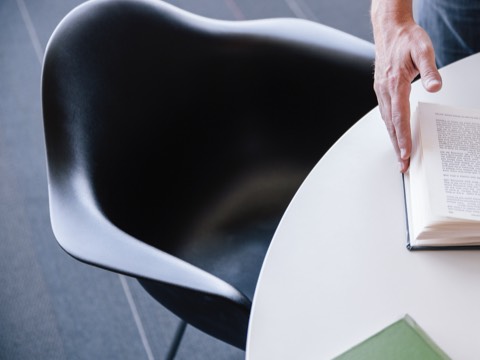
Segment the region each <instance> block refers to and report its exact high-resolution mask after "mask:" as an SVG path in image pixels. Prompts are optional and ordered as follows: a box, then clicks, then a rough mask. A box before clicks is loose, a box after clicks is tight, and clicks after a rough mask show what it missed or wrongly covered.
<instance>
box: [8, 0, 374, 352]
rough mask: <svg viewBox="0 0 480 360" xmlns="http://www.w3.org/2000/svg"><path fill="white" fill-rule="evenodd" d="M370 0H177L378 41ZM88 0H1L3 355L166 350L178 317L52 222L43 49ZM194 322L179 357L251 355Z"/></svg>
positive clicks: (225, 15) (197, 8)
mask: <svg viewBox="0 0 480 360" xmlns="http://www.w3.org/2000/svg"><path fill="white" fill-rule="evenodd" d="M369 1H370V0H171V1H169V2H171V3H172V4H174V5H176V6H178V7H181V8H183V9H186V10H189V11H192V12H194V13H197V14H199V15H204V16H208V17H212V18H219V19H226V20H244V19H256V18H265V17H302V18H306V19H310V20H313V21H317V22H321V23H323V24H326V25H330V26H333V27H335V28H338V29H340V30H344V31H346V32H349V33H351V34H354V35H357V36H359V37H361V38H364V39H366V40H370V41H371V40H372V36H371V28H370V22H369V14H368V11H369ZM81 2H82V1H81V0H64V1H60V0H0V360H3V359H5V360H16V359H19V360H30V359H35V360H38V359H48V360H51V359H85V360H87V359H88V360H92V359H126V360H130V359H132V360H133V359H135V360H137V359H148V360H150V359H162V358H163V357H164V356H165V354H166V352H167V347H168V345H169V344H170V341H171V339H172V337H173V334H174V331H175V327H176V326H177V324H178V319H177V318H176V317H175V316H174V315H172V314H170V313H169V312H168V311H167V310H166V309H164V308H162V307H161V306H160V305H158V304H157V303H156V302H154V301H153V300H152V299H151V298H150V297H149V296H148V295H147V294H146V293H145V292H144V291H143V290H142V289H141V288H140V286H139V285H138V283H137V282H136V281H135V280H134V279H130V278H127V277H123V276H119V275H116V274H112V273H109V272H106V271H103V270H100V269H96V268H93V267H91V266H87V265H84V264H82V263H79V262H78V261H75V260H73V259H72V258H70V257H69V256H68V255H66V253H64V252H63V250H61V249H60V248H59V246H58V245H57V243H56V241H55V239H54V237H53V234H52V231H51V228H50V223H49V215H48V199H47V183H46V172H45V154H44V143H43V132H42V130H43V129H42V115H41V104H40V80H41V63H42V58H43V50H44V49H45V46H46V44H47V41H48V39H49V36H50V34H51V33H52V31H53V30H54V28H55V26H56V24H57V23H58V22H59V21H60V20H61V18H62V17H63V16H65V15H66V14H67V12H68V11H69V10H71V9H72V8H73V7H74V6H76V5H78V4H79V3H81ZM243 358H244V352H242V351H240V350H238V349H235V348H232V347H231V346H228V345H226V344H224V343H222V342H220V341H217V340H215V339H213V338H211V337H209V336H207V335H205V334H203V333H201V332H199V331H197V330H195V329H194V328H192V327H187V331H186V334H185V337H184V340H183V341H182V343H181V347H180V350H179V353H178V355H177V359H178V360H182V359H188V360H194V359H243Z"/></svg>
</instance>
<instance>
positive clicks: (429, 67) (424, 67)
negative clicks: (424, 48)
mask: <svg viewBox="0 0 480 360" xmlns="http://www.w3.org/2000/svg"><path fill="white" fill-rule="evenodd" d="M419 65H420V66H419V67H418V70H419V72H420V77H421V79H422V84H423V87H424V88H425V90H427V91H429V92H437V91H439V90H440V89H441V88H442V77H441V76H440V73H439V72H438V69H437V66H436V65H435V57H434V56H431V57H428V58H425V59H424V60H423V61H420V63H419Z"/></svg>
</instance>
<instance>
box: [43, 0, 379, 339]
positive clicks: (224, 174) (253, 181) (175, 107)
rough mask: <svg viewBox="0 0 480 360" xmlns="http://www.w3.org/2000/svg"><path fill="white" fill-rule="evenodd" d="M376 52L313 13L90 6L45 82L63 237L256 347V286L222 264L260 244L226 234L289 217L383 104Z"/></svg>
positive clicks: (63, 38)
mask: <svg viewBox="0 0 480 360" xmlns="http://www.w3.org/2000/svg"><path fill="white" fill-rule="evenodd" d="M373 57H374V51H373V44H371V43H369V42H367V41H364V40H360V39H358V38H356V37H353V36H351V35H348V34H345V33H342V32H340V31H337V30H334V29H331V28H328V27H326V26H323V25H320V24H317V23H313V22H309V21H306V20H299V19H268V20H267V19H265V20H254V21H237V22H234V21H220V20H213V19H207V18H204V17H201V16H197V15H194V14H190V13H188V12H186V11H183V10H181V9H178V8H176V7H173V6H171V5H169V4H166V3H163V2H161V1H154V0H152V1H150V0H110V1H109V0H90V1H87V2H86V3H84V4H82V5H80V6H79V7H77V8H76V9H74V10H73V11H72V12H71V13H70V14H68V15H67V17H66V18H65V19H64V20H63V21H62V22H61V23H60V24H59V26H58V27H57V28H56V30H55V32H54V33H53V35H52V37H51V39H50V41H49V43H48V46H47V50H46V55H45V60H44V66H43V77H42V101H43V112H44V127H45V138H46V150H47V161H48V164H47V165H48V177H49V179H48V180H49V196H50V210H51V221H52V227H53V230H54V233H55V236H56V238H57V240H58V242H59V244H60V245H61V246H62V247H63V248H64V249H65V250H66V251H67V252H68V253H69V254H71V255H72V256H74V257H75V258H77V259H79V260H81V261H84V262H87V263H89V264H92V265H95V266H99V267H102V268H104V269H108V270H111V271H116V272H119V273H124V274H127V275H131V276H135V277H137V278H138V279H139V280H140V282H141V283H142V285H143V286H144V287H145V288H146V289H147V291H149V292H150V293H151V294H152V295H153V296H154V297H155V298H156V299H158V300H159V301H160V302H162V303H163V304H164V305H165V306H167V307H168V308H169V309H171V310H172V311H174V312H175V313H177V314H178V315H179V316H181V317H182V318H184V319H185V320H186V321H188V322H189V323H191V324H193V325H195V326H197V327H198V328H200V329H202V330H204V331H206V332H208V333H209V334H211V335H213V336H216V337H218V338H220V339H222V340H224V341H226V342H228V343H231V344H233V345H235V346H238V347H240V348H244V346H245V338H246V328H247V325H248V316H249V310H250V305H251V297H252V294H253V291H254V285H255V284H254V283H253V286H252V285H251V284H250V285H245V286H246V287H245V288H242V286H243V285H242V284H241V281H239V283H235V279H234V278H235V276H233V275H232V278H229V277H228V276H229V275H228V274H227V275H225V277H223V276H222V274H223V273H222V272H221V271H219V272H218V273H217V272H216V268H217V266H219V265H218V264H214V265H212V263H211V262H210V260H211V259H212V258H215V257H221V253H222V250H221V249H219V248H218V247H219V246H227V247H229V248H230V250H232V249H233V250H234V251H237V252H241V251H246V252H247V253H248V251H250V250H248V249H247V250H245V249H244V248H242V249H243V250H242V249H239V248H237V245H238V244H231V243H228V240H226V238H225V236H224V235H225V234H227V235H228V234H229V233H231V232H234V231H236V230H237V229H239V228H242V229H247V228H248V226H246V224H247V225H248V224H255V223H256V222H257V223H258V219H261V221H266V222H268V221H272V219H273V222H274V223H275V222H278V219H279V218H280V217H281V215H282V213H283V211H284V210H285V209H286V206H287V205H288V202H289V201H290V199H291V198H292V196H293V195H294V193H295V191H296V190H297V188H298V186H299V185H300V184H301V182H302V181H303V179H304V178H305V176H306V175H307V174H308V172H309V171H310V170H311V168H312V167H313V166H314V165H315V163H316V162H317V161H318V160H319V159H320V158H321V156H322V155H323V154H324V152H325V151H326V150H328V148H329V147H330V146H331V145H332V144H333V143H334V142H335V141H336V140H337V139H338V138H339V137H340V136H341V135H342V134H343V133H344V132H345V131H346V130H348V128H349V127H350V126H352V125H353V124H354V123H355V121H356V120H358V119H359V118H360V117H361V116H363V115H364V114H365V113H366V112H368V111H369V110H370V109H372V108H373V107H374V106H375V105H376V98H375V95H374V93H373V80H372V66H373ZM212 234H213V235H212ZM222 236H223V237H222ZM209 241H210V242H209ZM219 244H221V245H219ZM239 246H240V245H239ZM249 246H250V248H252V249H254V248H255V246H256V245H255V244H254V243H252V244H250V245H249ZM262 246H263V245H262ZM267 246H268V244H267ZM240 247H241V246H240ZM264 248H265V249H266V247H264ZM199 254H200V255H199ZM225 261H230V260H225ZM232 266H233V265H232ZM224 267H225V266H224ZM227 267H228V265H227ZM234 270H235V271H236V273H238V272H242V271H244V272H248V269H247V270H245V269H234ZM237 270H238V271H237ZM248 286H250V287H249V288H248Z"/></svg>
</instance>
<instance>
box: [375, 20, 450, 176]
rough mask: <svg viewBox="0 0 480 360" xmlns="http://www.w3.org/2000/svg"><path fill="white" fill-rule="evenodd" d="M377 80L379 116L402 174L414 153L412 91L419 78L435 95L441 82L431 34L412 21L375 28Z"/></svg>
mask: <svg viewBox="0 0 480 360" xmlns="http://www.w3.org/2000/svg"><path fill="white" fill-rule="evenodd" d="M374 38H375V49H376V50H375V52H376V54H375V78H374V89H375V93H376V95H377V100H378V105H379V109H380V114H381V116H382V119H383V121H384V122H385V125H386V128H387V131H388V134H389V136H390V140H391V142H392V145H393V148H394V150H395V153H396V154H397V159H398V161H399V164H400V171H401V172H402V173H404V172H406V171H407V170H408V167H409V164H410V155H411V151H412V139H411V132H410V101H409V97H410V90H411V83H412V81H413V80H414V79H415V78H416V77H417V76H418V75H420V77H421V81H422V84H423V87H424V88H425V89H426V90H427V91H429V92H436V91H438V90H440V89H441V87H442V79H441V76H440V74H439V72H438V70H437V67H436V65H435V53H434V50H433V46H432V42H431V40H430V37H429V36H428V34H427V33H426V32H425V31H424V30H423V29H422V28H421V27H420V26H419V25H417V24H416V23H415V22H414V21H413V19H408V20H406V21H403V22H395V21H390V22H384V24H383V25H382V26H377V27H375V26H374Z"/></svg>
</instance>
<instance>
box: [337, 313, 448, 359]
mask: <svg viewBox="0 0 480 360" xmlns="http://www.w3.org/2000/svg"><path fill="white" fill-rule="evenodd" d="M386 359H388V360H451V358H450V357H448V356H447V354H445V353H444V352H443V351H442V350H441V349H440V348H439V347H438V346H437V345H436V344H435V343H434V342H433V340H432V339H431V338H430V337H429V336H428V335H427V334H426V333H425V331H423V330H422V329H421V328H420V327H419V326H418V324H417V323H416V322H415V321H414V320H413V319H412V318H411V317H410V316H409V315H405V316H404V317H403V318H401V319H400V320H398V321H396V322H394V323H393V324H391V325H389V326H387V327H386V328H385V329H383V330H381V331H379V332H378V333H376V334H374V335H373V336H371V337H369V338H368V339H366V340H365V341H363V342H361V343H360V344H358V345H356V346H354V347H352V348H351V349H349V350H348V351H346V352H344V353H343V354H341V355H340V356H337V357H335V358H334V359H333V360H386Z"/></svg>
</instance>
